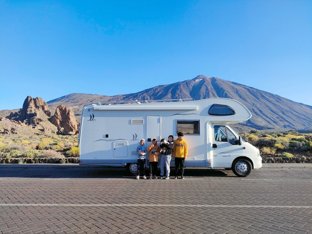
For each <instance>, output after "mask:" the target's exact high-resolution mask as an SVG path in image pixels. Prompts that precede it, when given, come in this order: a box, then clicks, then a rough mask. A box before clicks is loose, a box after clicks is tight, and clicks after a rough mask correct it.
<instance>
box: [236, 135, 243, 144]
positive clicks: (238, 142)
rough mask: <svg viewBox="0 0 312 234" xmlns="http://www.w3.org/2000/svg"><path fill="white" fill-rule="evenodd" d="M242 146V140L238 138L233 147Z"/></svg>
mask: <svg viewBox="0 0 312 234" xmlns="http://www.w3.org/2000/svg"><path fill="white" fill-rule="evenodd" d="M241 144H242V139H241V137H240V136H239V137H238V140H236V141H235V145H241Z"/></svg>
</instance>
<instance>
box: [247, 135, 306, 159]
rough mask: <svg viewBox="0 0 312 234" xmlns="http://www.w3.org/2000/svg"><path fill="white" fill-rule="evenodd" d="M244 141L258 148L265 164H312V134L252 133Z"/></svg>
mask: <svg viewBox="0 0 312 234" xmlns="http://www.w3.org/2000/svg"><path fill="white" fill-rule="evenodd" d="M242 135H243V137H244V139H246V140H247V141H248V142H249V143H251V144H253V145H255V146H256V147H258V148H259V149H260V151H261V155H262V157H263V161H264V162H297V163H298V162H312V134H311V133H309V134H308V133H307V134H301V133H296V132H282V133H263V132H258V131H250V132H249V133H245V134H242Z"/></svg>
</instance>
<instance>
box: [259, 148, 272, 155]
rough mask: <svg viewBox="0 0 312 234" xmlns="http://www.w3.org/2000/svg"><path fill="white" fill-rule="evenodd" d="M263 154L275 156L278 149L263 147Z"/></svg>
mask: <svg viewBox="0 0 312 234" xmlns="http://www.w3.org/2000/svg"><path fill="white" fill-rule="evenodd" d="M261 153H262V154H275V153H276V149H274V148H271V147H263V148H261Z"/></svg>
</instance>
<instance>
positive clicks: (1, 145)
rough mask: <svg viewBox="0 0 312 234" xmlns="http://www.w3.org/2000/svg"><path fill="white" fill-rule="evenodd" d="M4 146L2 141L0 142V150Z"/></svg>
mask: <svg viewBox="0 0 312 234" xmlns="http://www.w3.org/2000/svg"><path fill="white" fill-rule="evenodd" d="M5 146H6V144H4V143H3V142H2V141H0V150H2V149H4V148H5Z"/></svg>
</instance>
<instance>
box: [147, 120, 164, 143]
mask: <svg viewBox="0 0 312 234" xmlns="http://www.w3.org/2000/svg"><path fill="white" fill-rule="evenodd" d="M160 125H161V117H160V116H147V120H146V138H147V139H153V138H156V139H157V140H158V141H159V140H160V136H161V132H160Z"/></svg>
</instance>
